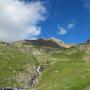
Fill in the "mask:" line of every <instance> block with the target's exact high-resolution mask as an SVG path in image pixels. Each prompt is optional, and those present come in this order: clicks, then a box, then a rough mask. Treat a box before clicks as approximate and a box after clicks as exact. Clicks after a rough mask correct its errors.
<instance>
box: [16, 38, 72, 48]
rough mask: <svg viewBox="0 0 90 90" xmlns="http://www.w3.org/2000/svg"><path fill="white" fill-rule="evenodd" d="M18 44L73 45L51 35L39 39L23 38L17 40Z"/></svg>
mask: <svg viewBox="0 0 90 90" xmlns="http://www.w3.org/2000/svg"><path fill="white" fill-rule="evenodd" d="M15 43H16V44H23V45H31V46H39V47H40V46H42V47H52V48H70V47H72V46H73V45H71V44H65V43H64V42H63V41H62V40H59V39H57V38H54V37H51V38H48V39H37V40H21V41H17V42H15Z"/></svg>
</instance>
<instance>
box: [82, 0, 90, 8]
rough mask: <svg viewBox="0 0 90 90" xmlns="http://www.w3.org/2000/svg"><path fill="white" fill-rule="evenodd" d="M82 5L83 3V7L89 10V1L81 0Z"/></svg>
mask: <svg viewBox="0 0 90 90" xmlns="http://www.w3.org/2000/svg"><path fill="white" fill-rule="evenodd" d="M83 3H84V7H86V8H87V9H88V10H90V0H83Z"/></svg>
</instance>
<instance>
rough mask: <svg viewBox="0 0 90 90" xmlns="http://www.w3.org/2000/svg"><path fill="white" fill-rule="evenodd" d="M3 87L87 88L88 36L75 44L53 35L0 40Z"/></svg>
mask: <svg viewBox="0 0 90 90" xmlns="http://www.w3.org/2000/svg"><path fill="white" fill-rule="evenodd" d="M41 66H42V68H41V72H40V73H37V68H40V67H41ZM33 80H34V82H33ZM5 87H12V88H13V87H23V88H27V89H29V90H90V40H87V42H85V43H82V44H78V45H74V44H65V43H64V42H63V41H61V40H58V39H56V38H49V39H38V40H21V41H17V42H13V43H5V42H0V88H5Z"/></svg>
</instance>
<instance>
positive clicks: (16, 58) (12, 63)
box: [0, 46, 36, 87]
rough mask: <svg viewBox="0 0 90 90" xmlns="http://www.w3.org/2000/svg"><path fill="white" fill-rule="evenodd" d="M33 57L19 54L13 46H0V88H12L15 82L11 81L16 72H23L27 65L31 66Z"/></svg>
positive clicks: (22, 53)
mask: <svg viewBox="0 0 90 90" xmlns="http://www.w3.org/2000/svg"><path fill="white" fill-rule="evenodd" d="M34 60H35V59H34V57H32V56H31V55H28V54H27V53H24V52H21V51H20V50H19V49H18V48H17V47H14V46H2V47H1V49H0V87H8V86H12V87H13V86H14V84H17V82H16V80H11V78H12V77H14V76H15V75H16V74H17V73H18V72H22V71H24V70H25V68H24V66H25V65H26V64H27V63H28V64H30V65H31V66H33V65H34V64H35V63H36V61H35V62H34Z"/></svg>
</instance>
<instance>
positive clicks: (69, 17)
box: [40, 0, 90, 43]
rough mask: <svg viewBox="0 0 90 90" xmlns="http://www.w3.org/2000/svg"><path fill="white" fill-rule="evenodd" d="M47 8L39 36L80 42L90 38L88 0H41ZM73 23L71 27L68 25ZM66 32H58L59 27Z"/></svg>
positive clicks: (67, 41)
mask: <svg viewBox="0 0 90 90" xmlns="http://www.w3.org/2000/svg"><path fill="white" fill-rule="evenodd" d="M41 1H43V2H45V4H46V8H47V12H48V15H47V20H46V21H45V22H43V23H41V24H40V25H41V27H42V34H41V35H40V38H49V37H56V38H59V39H61V40H64V41H65V42H66V43H81V42H85V41H86V40H87V39H89V38H90V10H89V9H90V7H88V5H87V4H88V2H89V3H90V1H89V0H41ZM86 5H87V6H86ZM69 24H73V26H72V27H71V29H68V25H69ZM58 27H62V28H63V29H65V30H66V33H64V34H60V33H59V32H60V28H58Z"/></svg>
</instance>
